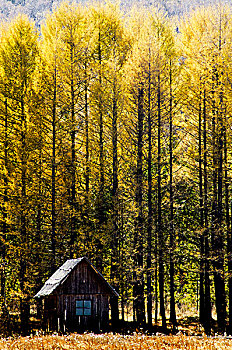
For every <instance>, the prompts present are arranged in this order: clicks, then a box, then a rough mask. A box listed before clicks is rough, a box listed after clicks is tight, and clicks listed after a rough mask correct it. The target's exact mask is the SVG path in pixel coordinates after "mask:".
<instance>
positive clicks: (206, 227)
mask: <svg viewBox="0 0 232 350" xmlns="http://www.w3.org/2000/svg"><path fill="white" fill-rule="evenodd" d="M203 145H204V245H205V276H204V279H205V320H204V321H205V324H204V327H205V332H206V334H207V335H210V334H211V297H210V278H209V237H208V236H209V222H208V221H209V220H208V171H207V168H208V164H207V113H206V91H205V89H204V96H203Z"/></svg>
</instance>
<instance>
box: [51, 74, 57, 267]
mask: <svg viewBox="0 0 232 350" xmlns="http://www.w3.org/2000/svg"><path fill="white" fill-rule="evenodd" d="M56 79H57V70H56V68H55V70H54V91H53V101H52V236H51V248H52V261H51V272H52V273H53V272H54V271H55V270H56V93H57V91H56V89H57V86H56V84H57V83H56Z"/></svg>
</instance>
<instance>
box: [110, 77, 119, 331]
mask: <svg viewBox="0 0 232 350" xmlns="http://www.w3.org/2000/svg"><path fill="white" fill-rule="evenodd" d="M117 119H118V111H117V96H116V81H115V78H114V86H113V119H112V136H113V137H112V143H113V191H112V197H113V198H112V199H113V237H112V253H111V281H112V284H113V287H114V288H115V290H116V291H117V292H119V274H118V272H119V271H118V270H119V264H118V263H119V256H118V248H119V246H118V245H119V242H118V231H119V228H118V124H117V123H118V120H117ZM110 303H111V319H112V324H113V325H114V326H117V324H118V321H119V308H118V297H116V296H112V297H111V298H110Z"/></svg>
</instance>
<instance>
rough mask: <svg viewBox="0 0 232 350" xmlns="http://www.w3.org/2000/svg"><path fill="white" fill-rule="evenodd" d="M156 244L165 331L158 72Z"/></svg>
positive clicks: (161, 311) (164, 327)
mask: <svg viewBox="0 0 232 350" xmlns="http://www.w3.org/2000/svg"><path fill="white" fill-rule="evenodd" d="M157 98H158V101H157V105H158V159H157V160H158V205H157V206H158V224H157V230H158V240H159V242H158V244H159V296H160V314H161V317H162V327H163V330H164V331H166V329H167V325H166V315H165V305H164V262H163V251H164V237H163V230H162V195H161V91H160V73H159V74H158V96H157Z"/></svg>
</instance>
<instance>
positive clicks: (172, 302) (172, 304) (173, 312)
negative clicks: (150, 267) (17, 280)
mask: <svg viewBox="0 0 232 350" xmlns="http://www.w3.org/2000/svg"><path fill="white" fill-rule="evenodd" d="M169 85H170V96H169V177H170V179H169V181H170V183H169V193H170V194H169V195H170V322H171V323H172V326H173V331H175V329H176V326H177V321H176V309H175V284H174V275H175V269H174V261H173V260H174V259H173V255H174V249H175V241H174V211H173V94H172V60H171V59H170V71H169Z"/></svg>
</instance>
